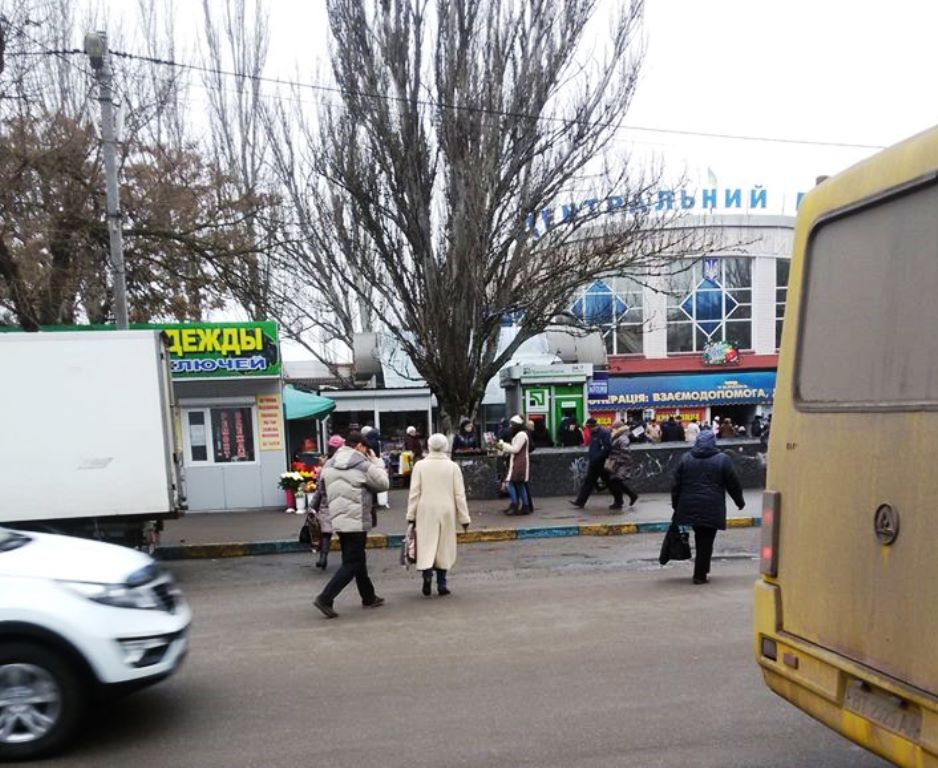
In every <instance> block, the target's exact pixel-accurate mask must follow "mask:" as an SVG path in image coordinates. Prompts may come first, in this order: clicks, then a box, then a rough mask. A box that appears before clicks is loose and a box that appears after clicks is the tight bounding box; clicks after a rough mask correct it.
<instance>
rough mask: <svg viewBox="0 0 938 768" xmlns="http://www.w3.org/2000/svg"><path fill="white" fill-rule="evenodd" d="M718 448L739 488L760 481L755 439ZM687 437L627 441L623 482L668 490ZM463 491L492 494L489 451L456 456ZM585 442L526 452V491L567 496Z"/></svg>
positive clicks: (500, 472) (581, 467)
mask: <svg viewBox="0 0 938 768" xmlns="http://www.w3.org/2000/svg"><path fill="white" fill-rule="evenodd" d="M720 448H721V449H722V450H723V451H724V452H725V453H726V454H727V455H728V456H729V457H730V458H731V459H732V461H733V464H734V465H735V467H736V471H737V472H738V473H739V476H740V480H741V481H742V484H743V487H744V488H762V487H764V486H765V454H764V453H762V447H761V445H760V443H759V441H758V440H751V439H750V440H721V441H720ZM689 449H690V445H689V444H687V443H663V444H658V445H654V444H647V445H646V444H640V445H635V446H632V467H631V470H630V472H629V485H630V486H631V487H632V489H633V490H635V491H637V492H638V493H656V492H658V493H663V492H667V491H670V490H671V478H672V475H673V473H674V468H675V467H676V466H677V463H678V462H679V461H680V459H681V456H683V455H684V453H685V452H686V451H688V450H689ZM456 462H457V463H458V464H459V465H460V466H461V467H462V470H463V478H464V480H465V482H466V493H467V495H468V497H469V498H470V499H493V498H496V497H497V496H498V485H499V481H500V480H501V478H502V477H504V469H503V467H504V464H503V462H502V460H501V459H499V458H498V457H493V456H473V457H468V456H461V457H458V458H457V459H456ZM586 465H587V450H586V449H585V448H539V449H538V450H536V451H535V452H534V453H532V454H531V493H532V494H533V495H534V497H535V499H536V498H538V497H543V496H570V498H573V496H574V495H575V494H576V493H577V491H579V489H580V483H581V482H582V480H583V477H584V475H585V474H586Z"/></svg>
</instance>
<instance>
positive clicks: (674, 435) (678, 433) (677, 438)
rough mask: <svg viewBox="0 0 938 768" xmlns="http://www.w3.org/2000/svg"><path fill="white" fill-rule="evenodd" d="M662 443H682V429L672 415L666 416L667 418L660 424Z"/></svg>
mask: <svg viewBox="0 0 938 768" xmlns="http://www.w3.org/2000/svg"><path fill="white" fill-rule="evenodd" d="M661 442H662V443H683V442H684V430H683V429H682V428H681V425H680V424H678V423H677V422H676V421H675V420H674V417H673V416H668V420H667V421H666V422H665V423H664V424H662V425H661Z"/></svg>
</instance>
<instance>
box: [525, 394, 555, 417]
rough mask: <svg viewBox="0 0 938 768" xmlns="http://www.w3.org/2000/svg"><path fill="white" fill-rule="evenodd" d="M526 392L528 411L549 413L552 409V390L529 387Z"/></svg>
mask: <svg viewBox="0 0 938 768" xmlns="http://www.w3.org/2000/svg"><path fill="white" fill-rule="evenodd" d="M525 394H526V396H527V407H526V408H525V410H526V411H527V412H528V413H547V412H548V411H549V410H550V408H549V407H548V398H549V397H550V390H548V389H528V390H525Z"/></svg>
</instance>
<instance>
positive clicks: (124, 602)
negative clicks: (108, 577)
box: [59, 581, 162, 610]
mask: <svg viewBox="0 0 938 768" xmlns="http://www.w3.org/2000/svg"><path fill="white" fill-rule="evenodd" d="M59 583H60V584H61V585H62V586H63V587H65V588H66V589H68V590H70V591H71V592H74V593H75V594H78V595H81V596H82V597H86V598H88V599H89V600H94V601H95V602H96V603H103V604H104V605H113V606H115V607H116V608H138V609H142V610H154V609H157V608H161V607H162V606H161V605H160V602H159V600H158V599H157V596H156V595H154V594H153V591H152V590H150V589H140V588H139V587H128V586H126V585H124V584H93V583H89V582H86V581H61V582H59Z"/></svg>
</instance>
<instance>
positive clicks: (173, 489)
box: [0, 330, 185, 547]
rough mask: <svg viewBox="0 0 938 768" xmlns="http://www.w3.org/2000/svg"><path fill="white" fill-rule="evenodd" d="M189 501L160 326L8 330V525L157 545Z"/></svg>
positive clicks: (1, 368) (4, 443)
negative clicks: (161, 531) (165, 525)
mask: <svg viewBox="0 0 938 768" xmlns="http://www.w3.org/2000/svg"><path fill="white" fill-rule="evenodd" d="M184 509H185V492H184V485H183V476H182V471H181V453H180V450H179V449H178V447H177V440H176V430H175V428H174V417H173V390H172V383H171V380H170V367H169V353H168V351H167V350H166V348H165V346H164V343H163V341H162V337H161V335H160V332H159V331H91V330H88V331H54V332H40V333H4V334H0V525H5V526H7V527H9V528H18V529H21V530H34V531H46V532H52V533H67V534H71V535H78V536H87V537H92V538H98V539H104V540H108V541H113V542H119V543H123V544H127V545H129V546H141V545H147V544H149V545H150V546H151V547H152V544H153V543H154V539H155V535H154V533H153V532H154V529H155V528H156V529H158V528H159V527H161V522H160V521H162V520H163V519H166V518H172V517H177V516H178V515H179V514H180V512H181V511H182V510H184Z"/></svg>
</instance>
